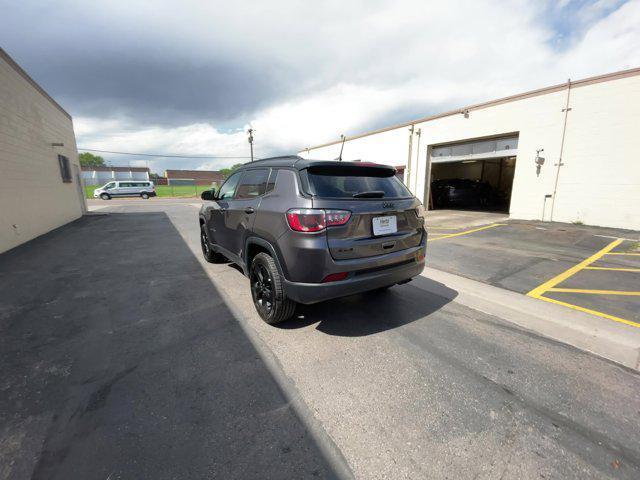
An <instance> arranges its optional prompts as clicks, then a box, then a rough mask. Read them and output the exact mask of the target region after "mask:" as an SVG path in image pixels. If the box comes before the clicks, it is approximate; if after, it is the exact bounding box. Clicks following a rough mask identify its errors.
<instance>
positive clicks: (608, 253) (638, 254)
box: [607, 252, 640, 256]
mask: <svg viewBox="0 0 640 480" xmlns="http://www.w3.org/2000/svg"><path fill="white" fill-rule="evenodd" d="M607 255H631V256H634V255H635V256H640V253H631V252H607Z"/></svg>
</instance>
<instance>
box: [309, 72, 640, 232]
mask: <svg viewBox="0 0 640 480" xmlns="http://www.w3.org/2000/svg"><path fill="white" fill-rule="evenodd" d="M339 152H340V141H339V140H336V141H333V142H329V143H326V144H323V145H317V146H313V147H309V148H306V149H305V150H303V151H301V152H300V155H301V156H303V157H306V158H315V159H325V160H326V159H334V158H336V157H337V156H338V154H339ZM638 152H640V68H638V69H633V70H627V71H622V72H616V73H611V74H606V75H601V76H598V77H592V78H587V79H583V80H577V81H571V82H566V83H563V84H560V85H554V86H551V87H546V88H542V89H539V90H535V91H531V92H526V93H522V94H519V95H514V96H511V97H507V98H502V99H499V100H492V101H488V102H485V103H481V104H477V105H469V106H467V107H462V108H459V109H456V110H453V111H450V112H445V113H442V114H438V115H433V116H430V117H425V118H421V119H416V120H414V121H409V122H406V123H403V124H401V125H394V126H391V127H388V128H383V129H380V130H376V131H372V132H366V133H362V134H359V135H354V136H351V137H347V140H346V143H345V145H344V153H343V155H342V158H343V159H344V160H356V159H357V160H363V161H365V160H366V161H372V162H377V163H386V164H391V165H399V164H404V165H406V166H407V168H406V171H405V183H406V184H407V185H408V186H409V188H410V189H411V190H412V191H413V192H414V193H415V195H416V196H418V197H419V198H420V199H421V200H423V202H424V203H425V204H426V203H430V202H433V203H437V202H434V198H433V191H435V190H436V189H435V188H434V189H431V186H432V185H433V183H432V182H433V181H434V180H443V181H444V180H445V179H459V180H462V179H464V180H465V181H466V180H472V181H478V182H485V183H488V184H491V186H492V187H493V188H495V189H496V190H497V191H499V193H500V195H501V199H502V205H501V208H502V209H503V210H504V211H505V212H508V213H509V214H510V216H511V217H512V218H518V219H527V220H545V221H560V222H577V223H585V224H588V225H600V226H607V227H619V228H628V229H635V230H639V229H640V212H639V211H638V206H639V205H640V161H639V160H638ZM435 200H437V199H435Z"/></svg>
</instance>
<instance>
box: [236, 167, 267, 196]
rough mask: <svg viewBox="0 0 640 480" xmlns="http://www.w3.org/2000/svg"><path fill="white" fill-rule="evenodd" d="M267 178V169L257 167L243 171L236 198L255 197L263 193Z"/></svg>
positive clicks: (265, 188)
mask: <svg viewBox="0 0 640 480" xmlns="http://www.w3.org/2000/svg"><path fill="white" fill-rule="evenodd" d="M268 179H269V169H268V168H259V169H256V170H247V171H246V172H244V175H243V176H242V179H241V180H240V185H239V186H238V191H237V192H236V198H256V197H259V196H260V195H264V193H265V192H266V190H267V180H268Z"/></svg>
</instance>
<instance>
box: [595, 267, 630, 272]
mask: <svg viewBox="0 0 640 480" xmlns="http://www.w3.org/2000/svg"><path fill="white" fill-rule="evenodd" d="M584 269H585V270H609V271H612V272H640V268H622V267H584Z"/></svg>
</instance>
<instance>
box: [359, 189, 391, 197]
mask: <svg viewBox="0 0 640 480" xmlns="http://www.w3.org/2000/svg"><path fill="white" fill-rule="evenodd" d="M382 197H384V192H383V191H382V190H370V191H368V192H358V193H354V194H353V198H382Z"/></svg>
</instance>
